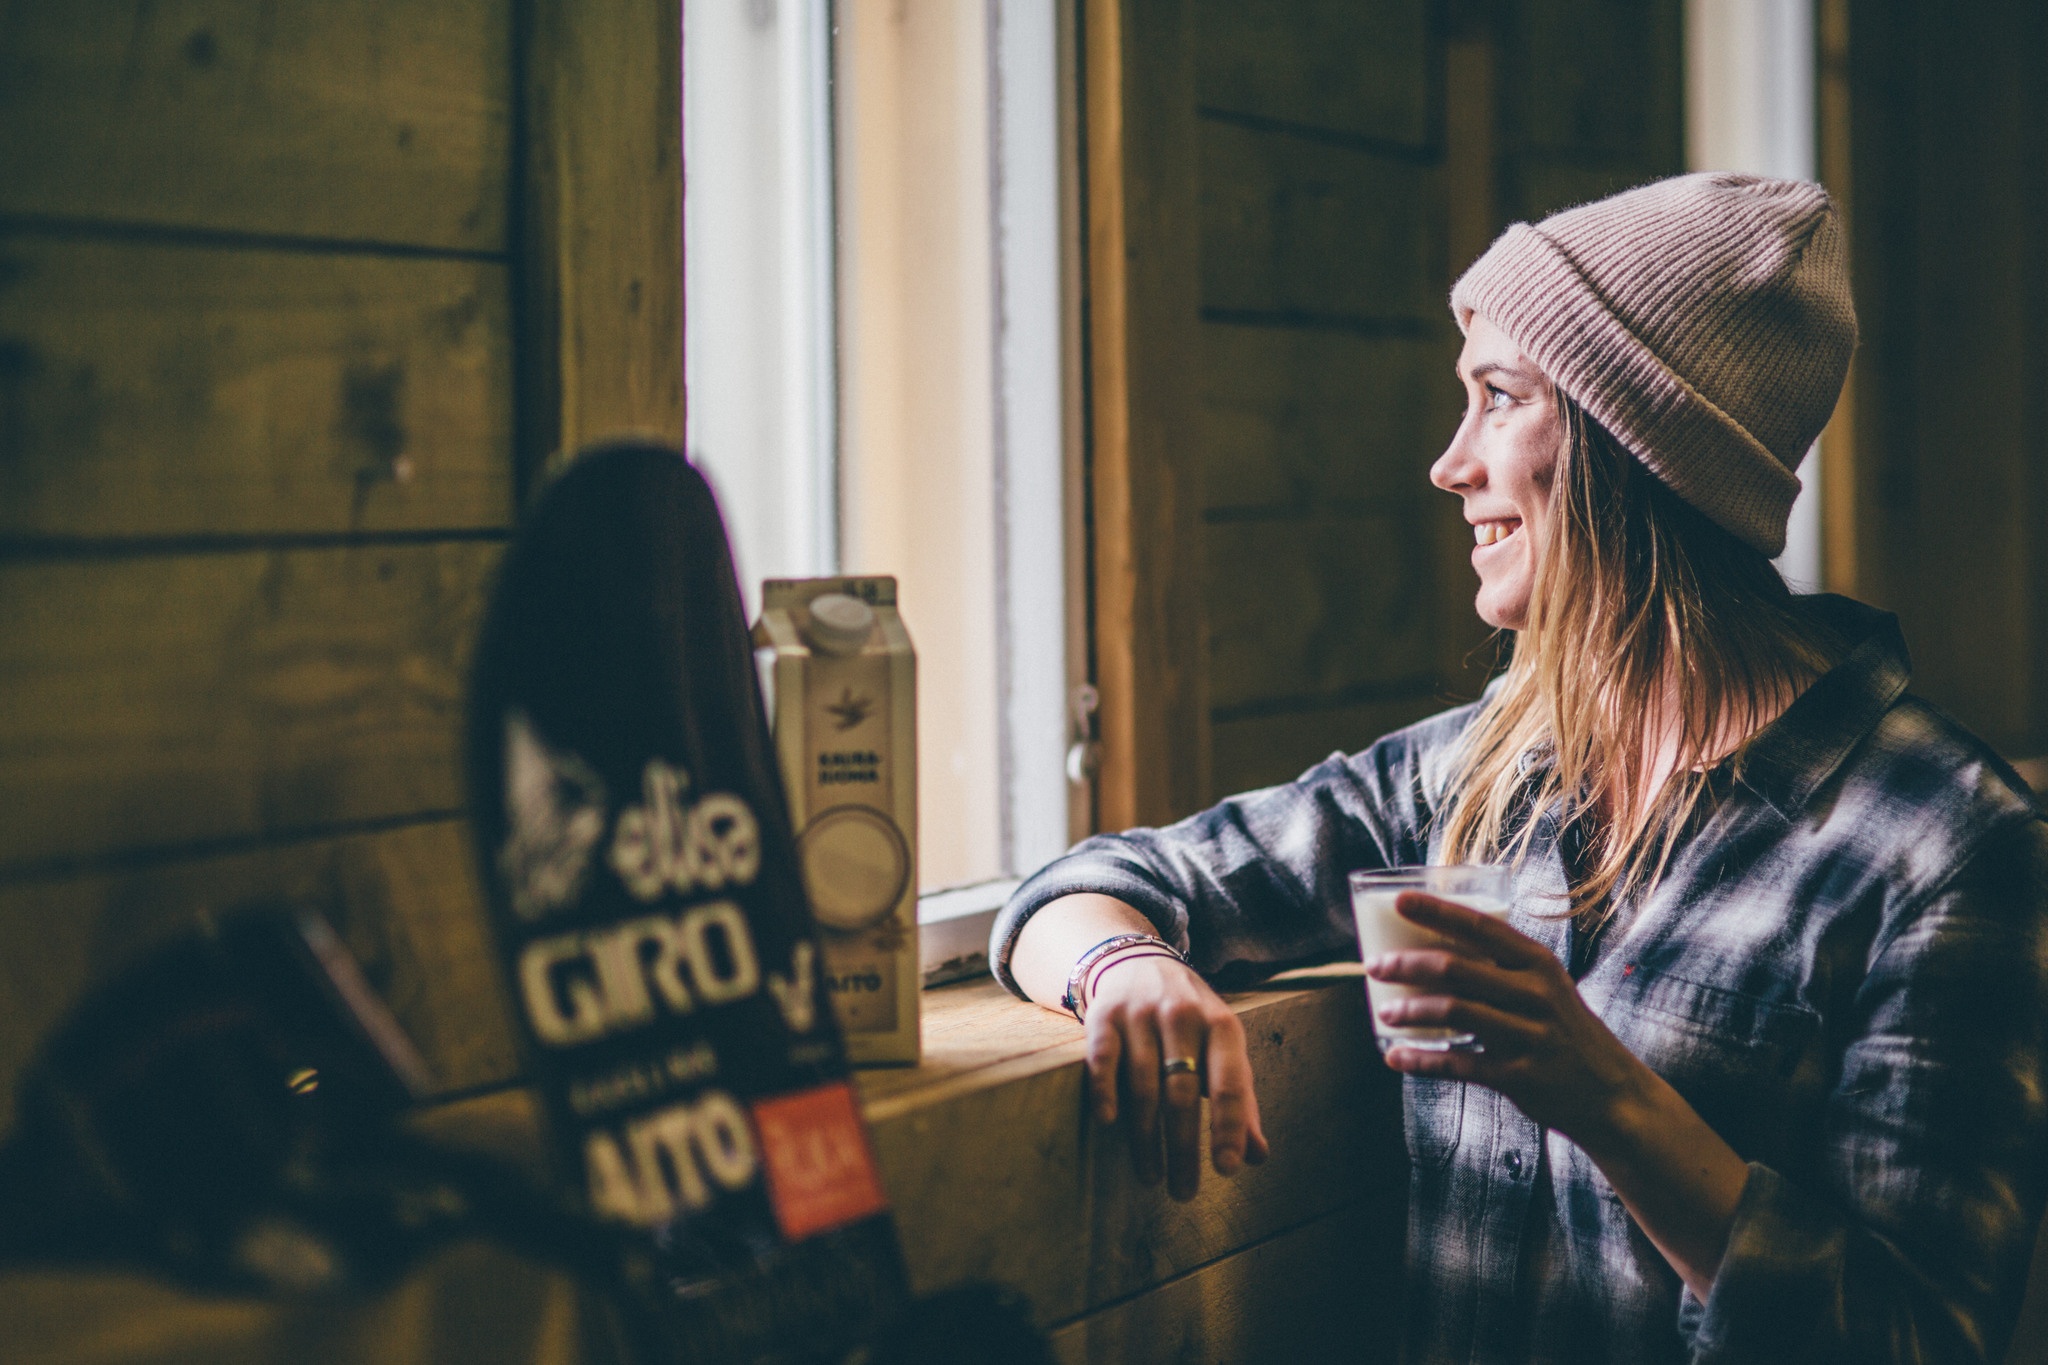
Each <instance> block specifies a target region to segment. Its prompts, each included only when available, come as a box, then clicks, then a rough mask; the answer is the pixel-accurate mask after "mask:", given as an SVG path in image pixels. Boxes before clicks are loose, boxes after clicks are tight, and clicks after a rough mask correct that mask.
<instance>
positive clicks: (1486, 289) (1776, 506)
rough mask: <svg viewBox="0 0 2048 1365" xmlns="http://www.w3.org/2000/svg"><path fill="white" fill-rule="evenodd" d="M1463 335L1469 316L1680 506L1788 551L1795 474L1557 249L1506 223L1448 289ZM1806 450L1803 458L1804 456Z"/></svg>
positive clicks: (1752, 540) (1761, 546) (1770, 548)
mask: <svg viewBox="0 0 2048 1365" xmlns="http://www.w3.org/2000/svg"><path fill="white" fill-rule="evenodd" d="M1451 310H1452V312H1453V313H1455V314H1456V315H1457V319H1458V326H1459V327H1460V329H1464V330H1469V328H1470V326H1471V320H1472V315H1473V314H1475V313H1477V314H1479V315H1480V316H1482V317H1484V318H1486V319H1487V320H1488V321H1489V322H1491V323H1493V324H1494V325H1495V326H1496V327H1499V328H1500V329H1501V330H1502V331H1503V332H1505V333H1507V335H1508V337H1509V338H1510V339H1511V340H1513V341H1514V343H1515V344H1516V345H1517V346H1519V347H1521V348H1522V350H1523V351H1524V352H1525V353H1527V355H1528V356H1529V358H1530V359H1531V360H1533V361H1535V362H1536V364H1537V365H1538V366H1540V367H1541V368H1542V370H1543V372H1544V373H1545V374H1546V375H1548V376H1549V377H1550V379H1551V381H1552V382H1553V383H1555V384H1556V385H1557V386H1558V388H1560V389H1562V390H1563V391H1564V393H1565V394H1566V395H1567V396H1568V397H1570V398H1571V399H1572V401H1573V402H1575V403H1577V404H1578V405H1579V406H1580V407H1581V408H1583V409H1585V411H1586V412H1587V413H1588V414H1589V415H1590V416H1591V417H1592V418H1593V420H1594V421H1596V422H1598V423H1599V424H1600V425H1601V426H1602V427H1604V428H1605V429H1606V430H1607V431H1608V432H1610V433H1611V434H1612V435H1613V436H1614V437H1615V439H1617V440H1619V441H1620V442H1621V443H1622V445H1623V446H1625V447H1627V449H1628V450H1629V452H1630V453H1631V454H1633V455H1634V456H1635V457H1636V458H1637V459H1639V460H1641V461H1642V463H1643V464H1644V465H1645V466H1646V467H1647V468H1648V469H1649V470H1650V472H1651V473H1652V474H1654V475H1656V476H1657V478H1658V479H1660V480H1661V481H1663V483H1664V484H1665V485H1666V486H1667V487H1669V488H1670V489H1671V490H1672V492H1674V493H1676V494H1678V496H1679V497H1681V498H1683V499H1685V501H1686V502H1688V503H1690V504H1691V505H1692V506H1694V507H1696V508H1698V509H1699V510H1700V511H1701V512H1704V513H1705V514H1706V515H1707V516H1708V517H1709V518H1711V519H1712V520H1713V521H1714V522H1715V523H1716V524H1717V525H1719V526H1721V527H1723V528H1724V529H1726V530H1728V531H1729V532H1731V533H1733V534H1734V535H1735V536H1736V537H1738V538H1739V539H1741V540H1742V541H1743V542H1744V543H1746V544H1748V545H1751V546H1754V547H1755V548H1756V549H1758V550H1760V551H1762V552H1763V553H1764V554H1766V555H1771V556H1775V555H1777V554H1779V553H1781V552H1782V551H1783V550H1784V548H1785V524H1786V521H1787V519H1788V518H1789V517H1790V515H1791V509H1792V500H1793V498H1794V497H1796V496H1797V495H1798V493H1799V486H1800V485H1799V478H1798V476H1797V475H1795V474H1794V473H1793V472H1792V471H1791V470H1790V469H1788V468H1786V466H1785V465H1784V464H1783V463H1782V462H1780V461H1779V459H1778V457H1777V456H1775V455H1773V454H1772V453H1771V452H1770V450H1769V449H1768V448H1766V447H1765V446H1764V445H1763V444H1762V443H1761V442H1759V441H1758V440H1757V439H1756V437H1754V436H1753V435H1751V434H1750V433H1749V432H1748V431H1747V430H1745V429H1744V428H1743V426H1742V425H1741V424H1740V423H1739V422H1737V421H1735V419H1733V418H1732V417H1730V416H1729V415H1728V414H1727V413H1726V412H1724V411H1722V410H1721V409H1720V408H1719V407H1717V406H1715V405H1714V404H1713V403H1712V402H1711V401H1709V400H1708V399H1707V398H1706V397H1705V396H1704V395H1703V394H1701V393H1700V392H1699V391H1698V390H1697V389H1695V388H1694V387H1693V386H1692V385H1691V384H1689V383H1687V382H1686V381H1685V379H1684V378H1682V377H1681V376H1679V375H1678V374H1676V373H1675V372H1673V370H1672V369H1671V367H1670V366H1668V365H1666V364H1665V363H1664V361H1663V360H1662V359H1660V358H1659V357H1658V356H1657V354H1656V353H1655V352H1654V351H1652V350H1651V349H1650V347H1649V346H1648V345H1646V344H1645V343H1644V342H1643V341H1642V340H1641V339H1640V338H1638V337H1637V336H1636V335H1635V334H1634V333H1633V332H1632V331H1631V330H1630V329H1629V327H1628V325H1627V324H1626V323H1625V322H1623V321H1622V320H1621V318H1620V317H1619V316H1617V315H1616V313H1615V312H1614V310H1613V309H1612V308H1611V307H1610V306H1609V305H1608V303H1607V300H1606V299H1604V298H1603V297H1602V296H1601V294H1600V292H1599V291H1598V290H1597V289H1596V288H1595V287H1594V286H1593V284H1592V282H1591V281H1590V280H1588V279H1587V278H1586V275H1585V273H1584V272H1583V271H1581V270H1580V269H1579V267H1578V266H1577V264H1576V263H1574V262H1573V261H1572V259H1571V257H1570V256H1568V255H1567V254H1566V253H1565V252H1564V250H1563V249H1562V248H1560V247H1559V246H1558V244H1557V243H1556V242H1554V241H1552V240H1551V239H1550V238H1549V237H1548V236H1546V235H1545V234H1544V233H1543V232H1541V231H1540V230H1538V229H1537V228H1534V227H1531V226H1530V225H1529V224H1527V223H1517V224H1515V225H1514V226H1513V227H1510V228H1509V229H1508V230H1507V231H1506V232H1505V233H1503V234H1501V237H1500V239H1499V240H1498V241H1496V242H1495V243H1494V244H1493V246H1492V247H1491V248H1489V249H1488V250H1487V252H1486V254H1485V255H1483V256H1481V257H1480V258H1479V260H1478V261H1477V262H1475V263H1474V264H1473V266H1472V268H1471V269H1470V270H1468V271H1466V272H1465V275H1464V277H1463V278H1461V279H1460V280H1459V281H1458V282H1457V284H1456V286H1454V287H1453V289H1452V290H1451ZM1802 453H1803V452H1802Z"/></svg>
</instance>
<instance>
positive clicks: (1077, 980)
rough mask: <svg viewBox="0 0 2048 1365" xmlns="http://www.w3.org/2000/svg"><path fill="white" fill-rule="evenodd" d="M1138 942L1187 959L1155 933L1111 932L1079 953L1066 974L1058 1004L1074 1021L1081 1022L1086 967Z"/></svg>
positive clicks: (1136, 944) (1134, 945) (1086, 973)
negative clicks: (1071, 969) (1078, 956)
mask: <svg viewBox="0 0 2048 1365" xmlns="http://www.w3.org/2000/svg"><path fill="white" fill-rule="evenodd" d="M1140 944H1145V945H1150V944H1157V945H1159V947H1160V948H1162V949H1164V950H1165V951H1166V952H1167V953H1170V954H1172V955H1173V956H1174V957H1177V958H1180V960H1181V961H1182V962H1185V961H1187V958H1186V957H1185V956H1183V955H1182V954H1181V952H1180V951H1179V950H1178V949H1176V948H1175V947H1174V946H1173V945H1172V944H1171V943H1168V942H1167V941H1166V940H1165V939H1163V938H1161V937H1159V936H1158V935H1157V934H1112V935H1111V936H1110V937H1108V938H1106V939H1104V940H1102V942H1100V943H1098V944H1096V945H1095V946H1094V947H1093V948H1090V949H1089V950H1088V951H1087V952H1085V953H1083V954H1081V959H1080V961H1078V962H1076V963H1075V964H1074V970H1073V971H1071V972H1069V973H1068V974H1067V993H1066V994H1065V995H1062V996H1061V997H1060V1006H1061V1007H1062V1008H1063V1009H1065V1010H1066V1011H1067V1013H1069V1014H1071V1015H1073V1016H1074V1021H1075V1022H1076V1023H1081V1022H1083V1020H1082V1017H1081V983H1082V981H1083V980H1085V979H1086V977H1087V975H1088V969H1089V968H1090V967H1093V966H1094V965H1095V964H1096V963H1097V962H1100V961H1101V960H1102V959H1103V958H1105V957H1107V956H1109V955H1110V954H1111V953H1113V952H1115V951H1116V950H1117V949H1119V948H1132V947H1136V946H1138V945H1140Z"/></svg>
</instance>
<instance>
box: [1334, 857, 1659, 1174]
mask: <svg viewBox="0 0 2048 1365" xmlns="http://www.w3.org/2000/svg"><path fill="white" fill-rule="evenodd" d="M1396 908H1397V910H1398V911H1399V912H1400V914H1401V915H1402V917H1403V918H1405V919H1409V920H1412V921H1414V922H1415V923H1416V924H1419V925H1422V926H1423V927H1424V928H1427V929H1431V930H1434V931H1435V932H1437V933H1439V934H1442V935H1443V936H1444V937H1445V938H1446V939H1447V940H1449V944H1448V946H1446V947H1442V948H1408V949H1403V950H1400V951H1397V952H1389V953H1379V954H1375V955H1374V956H1373V957H1371V958H1369V959H1367V961H1366V964H1365V970H1366V974H1367V975H1369V976H1372V977H1374V978H1376V979H1378V980H1380V981H1393V982H1400V983H1402V984H1404V985H1408V986H1413V987H1416V988H1418V989H1419V990H1420V991H1422V992H1423V994H1420V995H1415V996H1410V997H1408V998H1405V999H1399V1000H1391V1001H1387V1002H1386V1003H1384V1004H1382V1005H1381V1006H1380V1008H1379V1017H1380V1019H1381V1020H1382V1021H1383V1022H1385V1023H1388V1024H1403V1025H1427V1026H1433V1027H1443V1028H1449V1029H1455V1030H1457V1031H1458V1032H1461V1033H1470V1034H1471V1035H1472V1036H1473V1037H1475V1038H1477V1039H1478V1040H1479V1042H1480V1044H1481V1045H1482V1046H1483V1048H1484V1049H1485V1050H1484V1051H1471V1052H1430V1051H1425V1050H1423V1049H1420V1048H1412V1047H1398V1046H1397V1047H1395V1048H1394V1049H1393V1050H1392V1051H1390V1052H1389V1053H1388V1054H1387V1064H1388V1065H1389V1066H1391V1067H1393V1068H1394V1069H1395V1070H1396V1071H1403V1072H1408V1073H1410V1074H1412V1075H1416V1076H1438V1077H1443V1078H1445V1079H1450V1080H1460V1081H1477V1082H1478V1083H1479V1084H1481V1085H1484V1086H1487V1087H1489V1088H1490V1089H1493V1090H1498V1091H1499V1092H1500V1093H1501V1094H1503V1095H1505V1096H1507V1098H1508V1099H1510V1100H1512V1101H1513V1102H1514V1103H1515V1105H1516V1106H1517V1107H1518V1108H1520V1109H1521V1111H1522V1112H1523V1113H1525V1114H1527V1115H1528V1116H1529V1117H1530V1118H1532V1119H1534V1120H1535V1121H1536V1122H1538V1123H1540V1124H1543V1125H1544V1126H1545V1127H1549V1128H1554V1129H1556V1130H1557V1131H1558V1132H1560V1133H1563V1134H1564V1135H1565V1136H1567V1137H1569V1138H1572V1139H1573V1140H1574V1141H1576V1142H1578V1143H1579V1144H1580V1145H1581V1146H1588V1145H1592V1144H1595V1143H1597V1142H1598V1139H1599V1137H1600V1136H1601V1135H1602V1134H1603V1133H1604V1132H1605V1131H1606V1130H1608V1129H1610V1128H1611V1127H1612V1125H1613V1123H1614V1121H1615V1117H1616V1114H1617V1111H1618V1110H1619V1109H1620V1108H1621V1107H1622V1106H1624V1105H1626V1104H1628V1103H1629V1102H1630V1101H1631V1100H1634V1099H1637V1098H1639V1097H1641V1096H1642V1095H1643V1093H1644V1090H1645V1085H1644V1082H1645V1080H1646V1078H1648V1076H1649V1068H1648V1067H1646V1066H1644V1064H1643V1063H1642V1062H1641V1061H1640V1060H1639V1059H1637V1058H1636V1056H1635V1055H1634V1054H1633V1053H1631V1052H1630V1051H1629V1050H1628V1049H1627V1048H1625V1047H1623V1046H1622V1045H1621V1041H1620V1039H1618V1038H1616V1037H1615V1036H1614V1034H1613V1032H1612V1031H1610V1030H1609V1029H1608V1027H1607V1025H1606V1024H1604V1023H1603V1022H1601V1020H1600V1018H1599V1016H1597V1015H1595V1014H1594V1013H1593V1011H1592V1010H1590V1009H1588V1008H1587V1007H1586V1003H1585V1001H1583V1000H1581V999H1580V998H1579V991H1578V987H1577V986H1575V985H1573V984H1572V979H1571V977H1570V976H1568V975H1567V974H1566V973H1565V969H1564V965H1563V964H1562V963H1560V962H1559V961H1558V960H1557V958H1556V957H1555V956H1553V955H1552V953H1551V951H1550V950H1549V949H1548V948H1546V947H1544V946H1543V945H1542V944H1541V943H1538V942H1537V941H1536V940H1534V939H1532V938H1530V937H1529V936H1528V935H1526V934H1523V933H1520V932H1518V931H1517V930H1515V929H1513V928H1511V927H1509V925H1508V924H1507V923H1506V922H1505V921H1503V920H1501V919H1498V918H1496V917H1494V916H1492V915H1486V914H1481V913H1480V912H1478V911H1476V910H1471V909H1467V908H1466V907H1465V906H1462V905H1458V904H1456V903H1454V902H1452V901H1447V900H1442V899H1439V898H1438V897H1435V896H1429V895H1425V894H1423V893H1421V892H1417V891H1408V892H1403V893H1402V895H1401V898H1400V900H1399V901H1398V902H1397V903H1396ZM1652 1083H1654V1082H1652Z"/></svg>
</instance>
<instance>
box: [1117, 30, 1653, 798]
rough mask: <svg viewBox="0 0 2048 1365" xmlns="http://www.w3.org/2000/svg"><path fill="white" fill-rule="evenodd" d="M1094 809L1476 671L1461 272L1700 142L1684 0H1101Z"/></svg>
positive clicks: (1198, 775) (1421, 708)
mask: <svg viewBox="0 0 2048 1365" xmlns="http://www.w3.org/2000/svg"><path fill="white" fill-rule="evenodd" d="M1087 15H1088V22H1087V23H1086V24H1085V25H1084V33H1083V46H1084V53H1085V59H1086V66H1087V71H1088V82H1087V87H1086V97H1087V98H1086V104H1087V108H1086V119H1087V129H1088V142H1089V162H1088V168H1089V180H1088V200H1089V216H1090V222H1089V229H1090V247H1091V250H1090V256H1089V262H1090V269H1091V278H1090V281H1089V303H1090V310H1091V313H1090V320H1089V321H1090V341H1091V347H1092V349H1091V377H1092V379H1093V389H1092V395H1091V396H1092V401H1093V405H1094V406H1093V445H1092V449H1091V458H1092V462H1093V463H1092V468H1093V485H1092V491H1093V494H1094V506H1093V513H1094V517H1093V528H1094V533H1095V537H1096V541H1095V548H1096V553H1095V566H1096V578H1095V582H1096V593H1097V599H1096V600H1097V651H1096V652H1097V660H1098V673H1099V682H1100V685H1101V690H1102V693H1103V722H1102V723H1103V746H1104V753H1103V772H1102V785H1101V803H1100V813H1101V823H1102V825H1103V827H1105V828H1118V827H1122V826H1126V825H1131V824H1138V823H1150V822H1156V821H1161V820H1166V819H1171V818H1174V817H1176V816H1178V815H1181V814H1185V813H1187V812H1188V811H1190V810H1193V809H1196V808H1198V807H1199V806H1201V805H1204V804H1206V803H1207V802H1209V801H1211V800H1213V799H1215V798H1216V797H1218V796H1220V795H1223V794H1227V793H1229V792H1232V791H1239V790H1243V789H1245V788H1248V787H1254V786H1260V785H1264V784H1267V783H1271V782H1278V781H1284V780H1287V779H1289V778H1291V777H1294V776H1295V775H1296V774H1298V773H1299V772H1300V771H1301V770H1302V769H1303V768H1305V767H1307V766H1308V765H1309V764H1311V763H1314V762H1316V761H1317V760H1319V759H1321V758H1322V757H1324V756H1325V755H1327V754H1329V753H1330V752H1331V751H1332V750H1337V749H1343V750H1347V751H1348V750H1353V749H1357V748H1360V747H1363V746H1364V745H1365V744H1367V743H1370V742H1371V741H1372V740H1373V739H1375V738H1377V737H1378V736H1379V735H1380V734H1382V733H1384V732H1385V731H1387V730H1389V729H1392V728H1394V727H1396V726H1398V725H1401V724H1405V723H1406V722H1408V721H1410V720H1414V719H1417V718H1419V717H1421V716H1423V715H1426V714H1429V713H1430V712H1431V711H1434V710H1437V709H1440V708H1441V707H1442V706H1443V705H1445V704H1446V702H1447V701H1449V700H1452V699H1465V698H1469V697H1471V696H1473V695H1476V691H1477V686H1478V684H1479V682H1480V681H1481V680H1482V679H1483V676H1484V671H1485V663H1486V657H1487V656H1486V655H1485V654H1484V652H1481V653H1480V654H1478V655H1476V656H1475V654H1474V650H1475V649H1476V648H1477V647H1479V646H1481V645H1482V643H1483V641H1484V638H1485V632H1484V629H1483V627H1481V626H1480V625H1479V623H1478V621H1477V619H1476V618H1475V617H1474V616H1473V615H1472V612H1471V594H1472V591H1473V588H1474V586H1475V585H1474V582H1473V580H1472V576H1471V569H1470V566H1469V562H1468V555H1469V551H1470V533H1469V531H1468V530H1467V529H1466V528H1465V526H1464V524H1463V521H1462V519H1461V518H1460V517H1459V515H1458V507H1457V503H1456V501H1455V500H1454V499H1452V498H1450V497H1448V496H1446V495H1444V494H1441V493H1439V492H1437V491H1436V490H1435V489H1433V488H1431V487H1430V485H1429V483H1428V481H1427V470H1428V466H1429V464H1430V461H1431V460H1432V459H1434V458H1435V456H1436V455H1437V453H1438V452H1439V451H1440V450H1441V448H1442V444H1443V442H1444V441H1445V440H1446V439H1448V437H1449V435H1450V432H1451V430H1452V428H1453V426H1454V425H1455V422H1456V417H1457V412H1458V408H1459V404H1460V394H1459V390H1458V388H1457V386H1456V383H1455V381H1454V379H1453V378H1452V376H1451V365H1452V361H1453V359H1454V358H1455V356H1456V354H1457V350H1458V335H1457V329H1456V327H1455V325H1454V324H1453V322H1452V320H1451V318H1450V316H1449V313H1448V310H1447V308H1446V296H1447V294H1448V291H1449V288H1450V283H1451V280H1452V278H1453V277H1454V275H1455V273H1456V272H1457V271H1459V270H1462V269H1463V267H1464V266H1465V265H1466V264H1467V263H1469V261H1470V259H1471V258H1472V257H1473V256H1475V255H1476V254H1477V253H1478V252H1479V251H1480V250H1481V249H1483V248H1484V246H1485V245H1486V243H1487V242H1488V241H1490V240H1491V238H1492V237H1493V235H1494V234H1495V232H1497V231H1498V230H1499V228H1500V227H1502V226H1504V225H1505V224H1506V223H1507V222H1508V221H1511V220H1512V219H1515V218H1522V217H1535V216H1540V215H1542V214H1544V213H1548V212H1550V211H1551V210H1553V209H1555V208H1558V207H1562V206H1564V205H1566V204H1569V203H1574V202H1578V201H1581V200H1583V199H1587V198H1593V197H1597V196H1599V195H1602V194H1605V193H1608V192H1611V191H1612V190H1614V189H1619V188H1622V187H1624V186H1626V185H1629V184H1633V183H1636V182H1638V181H1641V180H1646V179H1651V178H1654V177H1656V176H1658V175H1663V174H1670V173H1672V172H1675V171H1677V170H1679V169H1682V160H1681V158H1682V135H1681V124H1680V108H1679V98H1680V93H1681V89H1682V70H1681V65H1680V52H1679V30H1680V6H1679V4H1678V3H1677V2H1676V0H1658V2H1657V3H1654V4H1643V3H1639V2H1637V0H1626V2H1624V0H1515V2H1514V3H1511V4H1504V5H1484V6H1482V5H1477V4H1469V5H1451V4H1445V3H1437V2H1436V0H1372V3H1369V4H1360V3H1357V0H1202V2H1201V3H1197V4H1189V5H1184V6H1183V5H1174V4H1169V3H1164V2H1163V0H1159V2H1152V0H1123V2H1122V3H1107V2H1105V3H1097V4H1091V5H1090V6H1089V7H1088V11H1087Z"/></svg>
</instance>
